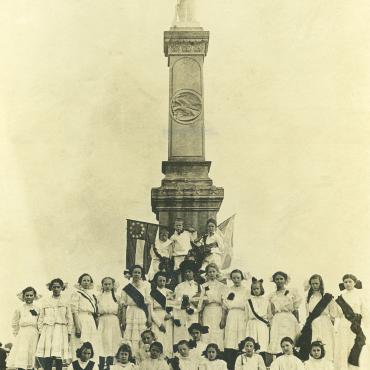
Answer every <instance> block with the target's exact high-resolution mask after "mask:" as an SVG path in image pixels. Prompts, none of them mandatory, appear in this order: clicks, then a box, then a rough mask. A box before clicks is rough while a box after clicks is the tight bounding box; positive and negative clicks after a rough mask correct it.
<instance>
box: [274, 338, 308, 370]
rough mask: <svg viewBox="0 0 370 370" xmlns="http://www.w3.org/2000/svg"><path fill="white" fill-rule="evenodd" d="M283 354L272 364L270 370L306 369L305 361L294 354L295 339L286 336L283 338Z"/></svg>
mask: <svg viewBox="0 0 370 370" xmlns="http://www.w3.org/2000/svg"><path fill="white" fill-rule="evenodd" d="M281 350H282V351H283V355H282V356H279V357H278V358H277V359H276V360H274V361H273V362H272V364H271V367H270V370H304V365H303V362H302V361H301V360H300V359H299V358H298V357H296V356H295V355H294V341H293V339H292V338H289V337H285V338H283V339H282V340H281Z"/></svg>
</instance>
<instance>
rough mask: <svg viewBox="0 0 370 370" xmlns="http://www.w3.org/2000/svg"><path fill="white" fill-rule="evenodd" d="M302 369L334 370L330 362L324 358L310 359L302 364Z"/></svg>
mask: <svg viewBox="0 0 370 370" xmlns="http://www.w3.org/2000/svg"><path fill="white" fill-rule="evenodd" d="M304 368H305V370H334V366H333V363H332V362H331V361H328V360H326V359H325V358H320V359H318V360H316V359H314V358H312V357H310V359H309V360H308V361H306V362H305V363H304Z"/></svg>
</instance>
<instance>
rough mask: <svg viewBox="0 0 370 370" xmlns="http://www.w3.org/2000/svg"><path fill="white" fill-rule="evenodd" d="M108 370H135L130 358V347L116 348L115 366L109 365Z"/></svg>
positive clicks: (124, 345)
mask: <svg viewBox="0 0 370 370" xmlns="http://www.w3.org/2000/svg"><path fill="white" fill-rule="evenodd" d="M109 370H137V366H136V365H135V363H134V359H133V357H132V351H131V347H130V346H129V345H128V344H126V343H125V344H122V345H121V346H120V347H119V348H118V351H117V354H116V361H115V364H114V365H111V366H110V367H109Z"/></svg>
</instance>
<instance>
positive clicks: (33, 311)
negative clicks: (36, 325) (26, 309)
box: [30, 309, 38, 316]
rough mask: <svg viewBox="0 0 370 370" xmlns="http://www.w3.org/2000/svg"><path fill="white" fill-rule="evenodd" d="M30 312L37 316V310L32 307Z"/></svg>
mask: <svg viewBox="0 0 370 370" xmlns="http://www.w3.org/2000/svg"><path fill="white" fill-rule="evenodd" d="M30 312H31V315H32V316H38V314H37V312H36V311H35V310H34V309H32V310H30Z"/></svg>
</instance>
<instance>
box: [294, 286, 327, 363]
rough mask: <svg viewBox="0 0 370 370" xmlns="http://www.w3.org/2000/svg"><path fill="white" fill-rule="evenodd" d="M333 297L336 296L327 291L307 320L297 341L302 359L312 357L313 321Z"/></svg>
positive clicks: (305, 359)
mask: <svg viewBox="0 0 370 370" xmlns="http://www.w3.org/2000/svg"><path fill="white" fill-rule="evenodd" d="M333 298H334V297H333V296H332V295H331V294H329V293H325V294H324V295H323V297H322V298H321V299H320V301H319V302H318V303H317V305H316V306H315V307H314V309H313V310H312V312H310V314H309V315H308V317H307V320H306V322H305V324H304V326H303V328H302V331H301V335H300V337H299V338H298V341H297V345H298V347H299V358H300V359H301V360H302V361H307V360H308V358H309V357H310V347H311V341H312V322H313V321H314V320H315V319H317V318H318V317H319V316H320V315H321V314H322V313H323V312H324V310H325V308H326V307H327V306H328V304H329V303H330V302H331V300H332V299H333Z"/></svg>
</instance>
